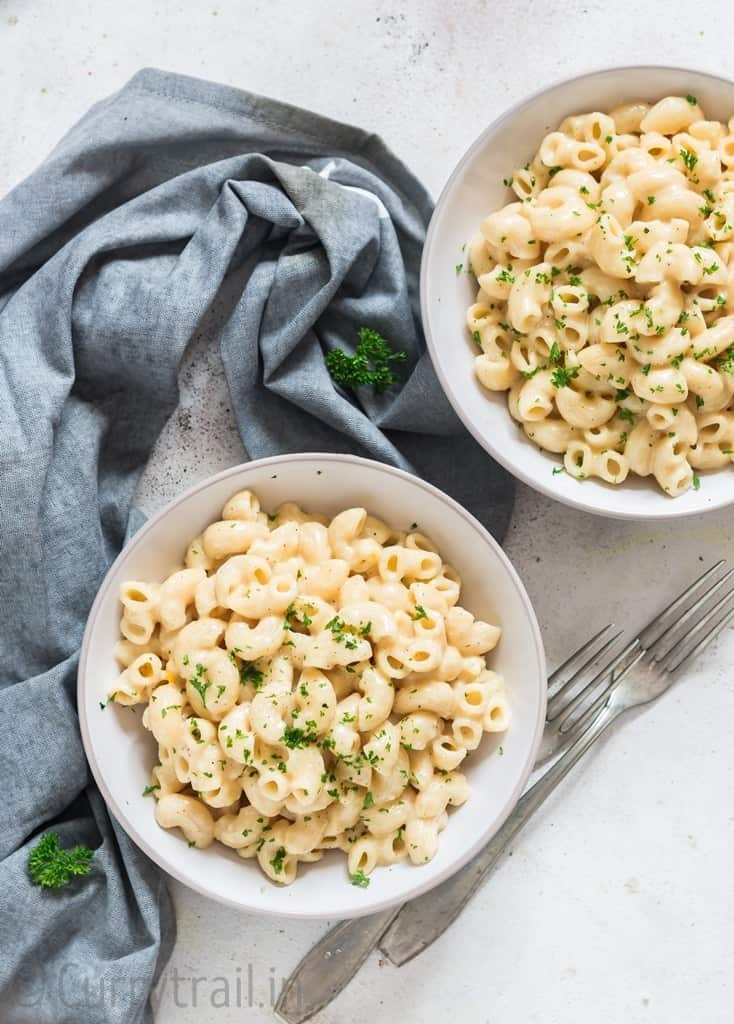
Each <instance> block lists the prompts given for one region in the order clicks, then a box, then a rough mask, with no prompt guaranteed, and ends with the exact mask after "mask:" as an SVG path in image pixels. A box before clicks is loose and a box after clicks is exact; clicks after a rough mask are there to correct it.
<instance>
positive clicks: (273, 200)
mask: <svg viewBox="0 0 734 1024" xmlns="http://www.w3.org/2000/svg"><path fill="white" fill-rule="evenodd" d="M430 213H431V203H430V200H429V197H428V195H427V194H426V192H425V191H424V189H423V188H422V187H421V186H420V184H419V183H418V182H417V181H416V180H415V178H413V176H412V175H411V174H410V173H409V172H408V171H407V170H406V168H405V167H404V166H403V165H402V164H401V163H400V161H398V160H397V159H396V158H395V157H394V156H393V155H392V154H391V153H390V152H389V151H388V150H387V149H386V148H385V146H384V145H383V143H382V142H381V141H380V140H379V139H378V138H377V137H376V136H374V135H368V134H366V133H364V132H362V131H360V130H357V129H355V128H351V127H348V126H345V125H341V124H337V123H335V122H332V121H328V120H326V119H324V118H321V117H317V116H315V115H313V114H310V113H307V112H305V111H303V110H298V109H295V108H293V107H289V106H286V105H284V104H281V103H276V102H273V101H271V100H268V99H262V98H260V97H258V96H253V95H251V94H249V93H244V92H240V91H238V90H236V89H232V88H228V87H223V86H220V85H215V84H212V83H208V82H203V81H197V80H195V79H191V78H186V77H182V76H176V75H170V74H165V73H162V72H158V71H154V70H146V71H142V72H140V73H139V74H138V75H136V76H135V77H134V78H133V79H132V81H131V82H130V83H129V84H128V85H127V86H125V88H124V89H122V91H121V92H119V93H118V94H116V95H115V96H112V97H111V98H110V99H107V100H105V101H103V102H102V103H100V104H98V105H97V106H95V107H94V108H93V109H92V110H91V111H90V112H89V113H88V114H87V115H86V116H85V117H84V118H83V119H82V120H81V121H80V122H79V124H78V125H77V126H76V127H75V128H74V129H73V130H72V131H71V132H70V133H69V134H68V135H67V136H66V137H65V138H64V139H63V140H62V142H61V143H60V144H59V145H58V146H57V147H56V149H55V150H54V151H53V153H52V154H51V155H50V156H49V158H48V159H47V160H46V162H45V163H44V164H43V165H42V166H41V167H40V168H39V169H38V170H37V171H36V172H35V173H34V174H32V175H31V177H30V178H28V179H27V180H26V181H24V182H23V183H22V184H21V185H20V186H19V187H18V188H16V189H15V190H14V191H13V192H11V194H10V195H9V196H7V197H6V198H5V199H4V200H3V201H2V203H0V384H1V387H2V403H0V438H1V439H2V447H1V448H0V545H1V548H2V550H1V552H0V566H1V567H2V568H1V569H0V687H2V688H1V689H0V722H1V723H2V735H3V737H4V740H3V743H2V745H0V775H1V777H2V778H3V781H4V784H5V793H4V797H3V801H2V806H1V809H0V858H2V860H1V861H0V1006H2V1013H1V1016H2V1020H3V1021H4V1022H6V1024H16V1022H27V1021H32V1022H33V1024H47V1022H48V1024H65V1022H67V1021H68V1022H70V1024H71V1022H74V1024H118V1022H119V1024H137V1022H140V1021H149V1020H150V1019H151V1010H150V1005H149V1002H148V998H147V997H148V992H149V989H150V986H151V985H152V984H153V983H154V981H155V979H156V976H157V974H158V973H159V972H160V970H161V968H162V966H163V964H164V963H165V960H166V958H167V956H168V954H169V952H170V947H171V944H172V942H173V936H174V924H173V914H172V910H171V903H170V900H169V897H168V894H167V891H166V887H165V884H164V882H163V880H162V878H161V876H160V874H159V873H158V871H157V869H156V868H155V867H154V866H153V865H152V864H151V863H150V862H149V861H148V860H147V859H146V857H145V856H144V855H143V854H142V853H140V852H139V851H138V850H137V849H136V848H135V847H134V846H133V844H132V843H131V842H130V841H129V840H128V839H127V837H126V836H125V835H124V833H122V832H121V830H120V828H119V826H118V825H117V824H116V823H115V822H114V821H112V820H111V819H110V818H109V816H108V814H107V812H106V810H105V807H104V805H103V803H102V801H101V799H100V797H99V795H98V793H97V792H96V790H95V789H94V786H93V785H92V784H91V782H90V778H89V774H88V769H87V766H86V763H85V758H84V752H83V749H82V745H81V741H80V736H79V728H78V722H77V716H76V709H75V697H74V690H75V682H76V666H77V650H78V647H79V644H80V640H81V635H82V632H83V628H84V622H85V618H86V616H87V613H88V610H89V607H90V605H91V602H92V600H93V597H94V594H95V591H96V590H97V588H98V586H99V584H100V581H101V580H102V577H103V576H104V573H105V571H106V569H107V567H108V566H109V563H110V561H111V560H112V559H113V558H114V556H115V554H116V553H117V551H118V550H119V548H120V547H121V545H122V544H123V542H124V539H125V534H126V530H127V528H128V519H129V513H130V507H131V501H132V498H133V494H134V491H135V486H136V483H137V480H138V477H139V475H140V472H141V470H142V468H143V467H144V465H145V462H146V460H147V458H148V456H149V454H150V452H151V449H152V446H153V444H154V442H155V439H156V437H157V435H158V433H159V432H160V430H161V428H162V427H163V425H164V423H165V422H166V420H167V418H168V417H169V416H170V415H171V413H172V412H173V411H174V409H175V407H176V404H177V401H178V386H177V374H178V369H179V364H180V361H181V358H182V355H183V353H184V351H185V349H186V346H187V344H188V343H189V341H190V340H191V339H192V337H194V335H195V334H196V332H197V325H199V323H200V321H201V319H202V317H203V316H204V314H205V313H206V311H207V309H208V307H209V306H210V304H211V303H212V302H213V300H214V299H215V298H216V297H217V295H218V293H219V292H220V289H221V288H222V286H223V282H225V280H227V281H231V280H232V279H233V276H235V275H239V278H237V280H239V281H241V293H240V292H239V291H238V295H239V298H238V300H237V301H236V304H235V306H234V309H233V311H232V313H231V315H230V317H229V320H228V322H227V324H226V326H225V328H224V330H223V333H222V336H221V355H222V359H223V361H224V366H225V371H226V375H227V380H228V384H229V388H230V391H231V396H232V401H233V407H234V411H235V415H236V417H237V423H238V427H239V431H240V433H241V436H242V440H243V442H244V445H245V447H246V449H247V452H248V454H249V456H250V457H251V458H257V457H260V456H265V455H272V454H276V453H283V452H295V451H302V450H306V451H318V450H325V451H339V452H353V453H357V454H360V455H367V456H371V457H373V458H377V459H381V460H384V461H386V462H390V463H392V464H393V465H397V466H401V467H403V468H405V469H408V470H412V471H413V472H416V473H418V474H419V475H421V476H422V477H425V478H426V479H429V480H431V481H433V482H434V483H436V484H437V485H438V486H440V487H442V488H443V489H445V490H446V491H448V492H449V493H450V494H452V495H453V496H454V497H456V498H457V499H458V500H459V501H461V502H463V503H464V504H465V505H466V506H467V507H468V508H470V509H471V510H472V511H473V512H474V513H475V514H476V515H477V516H478V517H479V519H481V520H482V521H483V522H484V523H485V524H486V525H487V526H488V527H489V528H490V529H491V530H492V531H493V533H494V534H495V536H497V537H500V538H501V537H502V535H503V532H504V530H505V528H506V525H507V520H508V517H509V513H510V509H511V503H512V487H511V484H510V482H509V480H508V478H507V477H506V476H505V474H504V473H503V472H502V471H501V470H499V469H498V467H497V466H496V465H494V464H493V463H492V462H491V461H490V460H489V459H488V458H487V456H486V455H485V454H484V452H483V451H481V449H479V448H478V446H477V445H476V444H475V443H474V441H473V440H472V439H471V438H470V437H469V436H468V435H467V434H466V433H465V432H464V431H463V430H462V429H461V427H460V425H459V422H458V420H457V419H456V417H455V415H454V414H453V412H452V410H451V408H450V406H449V404H448V403H447V401H446V399H445V398H444V395H443V393H442V391H441V389H440V387H439V385H438V383H437V381H436V378H435V376H434V374H433V371H432V368H431V365H430V361H429V359H428V356H427V354H426V350H425V345H424V342H423V339H422V336H421V330H420V322H419V316H418V278H417V274H418V266H419V261H420V254H421V246H422V243H423V239H424V234H425V229H426V224H427V221H428V219H429V216H430ZM449 263H450V260H449V257H448V256H447V266H448V265H449ZM239 288H240V285H238V289H239ZM363 326H367V327H370V328H374V329H375V330H378V331H380V332H381V334H383V335H384V336H385V337H386V338H388V339H389V340H390V342H391V343H392V345H393V346H394V347H395V348H396V349H399V350H403V351H405V352H406V353H407V359H406V362H405V364H404V368H403V369H402V372H401V381H400V383H398V384H397V385H396V386H395V387H393V388H391V389H389V390H388V391H386V392H385V393H383V394H374V393H373V392H372V390H371V389H369V388H359V389H357V393H356V394H354V393H345V392H344V391H342V390H341V389H340V388H338V387H336V386H335V384H334V382H333V381H332V379H331V378H330V376H329V374H328V372H327V370H326V368H325V365H324V354H325V352H326V351H328V350H329V349H331V348H333V347H340V348H344V349H346V350H350V351H353V349H354V347H355V345H356V343H357V332H358V330H359V329H360V328H361V327H363ZM51 824H53V828H54V829H55V830H56V831H58V832H59V834H60V835H61V838H62V842H63V844H64V845H72V844H75V843H83V844H86V845H88V846H91V847H93V848H94V849H95V855H94V859H93V870H92V873H91V874H90V875H89V876H88V877H86V878H83V879H76V880H75V881H73V882H72V883H71V884H70V885H68V886H66V887H65V888H63V889H60V890H58V891H46V890H41V889H38V888H36V887H35V886H33V885H32V884H31V883H30V881H29V878H28V874H27V856H28V851H29V849H30V847H32V846H33V845H34V843H35V841H36V839H37V836H38V834H39V832H40V831H42V830H45V829H46V828H47V827H48V826H49V825H51Z"/></svg>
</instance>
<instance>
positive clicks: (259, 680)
mask: <svg viewBox="0 0 734 1024" xmlns="http://www.w3.org/2000/svg"><path fill="white" fill-rule="evenodd" d="M240 682H241V683H242V684H243V685H244V684H245V683H252V685H253V686H254V687H255V689H256V690H259V689H260V687H261V686H262V684H263V673H262V672H261V671H260V669H259V668H255V665H254V663H253V662H251V661H246V662H245V664H244V665H240Z"/></svg>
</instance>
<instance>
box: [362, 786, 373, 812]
mask: <svg viewBox="0 0 734 1024" xmlns="http://www.w3.org/2000/svg"><path fill="white" fill-rule="evenodd" d="M374 802H375V798H374V797H373V796H372V790H370V789H368V790H367V792H366V793H365V795H364V800H363V801H362V810H363V811H366V810H367V808H368V807H371V806H372V804H373V803H374Z"/></svg>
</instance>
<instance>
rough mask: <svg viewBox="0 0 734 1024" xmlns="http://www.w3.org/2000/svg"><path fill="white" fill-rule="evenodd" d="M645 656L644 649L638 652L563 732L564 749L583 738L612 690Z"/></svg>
mask: <svg viewBox="0 0 734 1024" xmlns="http://www.w3.org/2000/svg"><path fill="white" fill-rule="evenodd" d="M645 654H646V652H645V651H643V650H642V649H640V650H638V651H637V653H636V654H635V656H634V658H632V659H631V661H630V663H629V664H628V665H625V667H624V668H623V669H622V671H621V672H620V673H619V675H618V676H617V677H616V678H614V677H613V678H612V682H611V684H610V685H609V686H606V687H605V688H604V690H603V691H602V692H601V693H600V694H599V696H598V697H597V698H596V699H595V700H593V701H592V703H591V704H590V705H589V706H588V707H587V708H585V709H584V711H583V713H582V714H581V716H580V717H579V718H577V719H576V720H575V721H574V722H573V724H572V725H570V726H569V727H568V729H565V730H563V746H564V747H570V746H571V745H572V744H573V743H575V742H576V740H577V739H578V738H579V736H581V734H582V733H583V732H585V731H586V728H587V726H588V724H589V722H590V721H591V720H592V719H593V718H594V716H595V715H596V714H597V712H598V711H600V710H601V708H602V707H603V706H604V704H605V703H606V702H607V701H608V700H609V696H610V694H611V692H612V690H615V689H616V688H617V686H619V684H620V683H621V682H622V680H623V679H625V678H626V676H627V673H628V672H630V671H631V670H632V669H633V668H634V667H635V665H637V663H638V662H639V661H641V660H642V658H644V657H645Z"/></svg>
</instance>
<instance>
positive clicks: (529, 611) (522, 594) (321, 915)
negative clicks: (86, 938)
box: [76, 452, 547, 920]
mask: <svg viewBox="0 0 734 1024" xmlns="http://www.w3.org/2000/svg"><path fill="white" fill-rule="evenodd" d="M311 461H320V462H335V463H346V462H348V463H352V464H356V465H357V466H369V467H370V468H376V469H378V470H380V471H382V472H384V473H386V474H387V475H388V476H395V477H400V478H402V479H403V480H405V481H407V482H409V483H411V484H413V485H414V486H416V487H418V488H421V489H423V490H424V491H427V492H428V493H430V494H432V495H433V496H434V497H436V498H438V499H439V500H440V501H442V502H443V503H444V504H445V505H446V506H448V508H449V509H451V510H452V511H453V512H455V513H456V514H457V515H459V516H460V517H461V518H462V519H464V521H465V522H466V524H467V525H468V526H469V527H471V528H472V529H473V530H474V531H475V532H477V533H479V534H480V536H481V537H482V539H483V540H484V541H485V543H487V544H488V545H489V546H490V548H492V549H493V551H494V553H495V555H496V556H497V557H498V558H499V559H500V561H501V562H502V563H503V565H504V568H505V570H506V572H507V573H508V576H509V579H510V582H511V584H512V585H513V586H514V588H515V591H516V592H517V595H518V597H519V599H520V602H521V605H522V607H523V610H524V612H525V615H526V619H527V622H528V625H529V639H530V638H532V641H533V653H534V659H535V670H536V674H537V676H538V678H539V679H540V680H542V681H544V680H545V679H546V661H545V651H544V647H543V639H542V636H541V633H540V627H539V625H538V620H537V618H536V615H535V611H534V609H533V606H532V603H531V601H530V598H529V596H528V593H527V591H526V589H525V586H524V584H523V582H522V580H521V579H520V576H519V574H518V572H517V570H516V569H515V567H514V566H513V564H512V562H511V561H510V559H509V557H508V556H507V555H506V554H505V552H504V550H503V549H502V547H501V545H500V544H499V542H498V541H496V540H495V539H494V537H493V536H492V535H491V534H490V533H489V531H488V530H487V529H486V528H485V527H484V526H483V525H482V523H480V522H479V520H478V519H476V517H475V516H473V515H472V514H471V513H470V512H469V511H467V509H465V508H464V507H463V506H462V505H460V504H459V502H457V501H456V500H455V499H454V498H452V497H450V496H449V495H448V494H445V493H444V492H443V491H442V490H440V489H439V488H438V487H435V486H434V485H433V484H430V483H428V482H427V481H425V480H423V479H421V478H420V477H418V476H416V475H414V474H413V473H408V472H406V471H405V470H402V469H398V468H396V467H394V466H390V465H387V464H386V463H383V462H379V461H377V460H376V459H366V458H363V457H362V456H357V455H342V454H335V453H329V452H301V453H294V454H292V455H275V456H269V457H266V458H262V459H253V460H251V461H250V462H244V463H239V464H238V465H236V466H230V467H229V468H228V469H225V470H222V471H220V472H219V473H215V474H214V475H212V476H208V477H206V479H204V480H201V481H199V482H198V483H196V484H193V485H192V486H190V487H188V488H187V489H186V490H185V491H183V492H182V493H181V494H179V495H177V497H175V498H174V499H173V500H172V501H170V502H168V503H167V504H166V505H164V507H163V508H162V509H160V510H159V511H158V512H156V513H155V514H154V515H153V516H151V517H150V518H149V519H148V520H147V521H146V522H145V524H144V525H143V526H142V527H141V528H140V529H139V530H138V531H137V532H136V533H135V534H134V535H133V536H132V537H131V538H130V540H129V541H128V542H127V544H125V545H124V547H123V548H122V549H121V551H120V552H119V554H118V555H117V557H116V558H115V559H114V561H113V562H112V563H111V565H110V566H109V568H108V569H107V572H106V573H105V577H104V579H103V581H102V583H101V584H100V586H99V589H98V591H97V594H96V596H95V598H94V601H93V602H92V606H91V608H90V611H89V615H88V617H87V622H86V625H85V628H84V637H83V640H82V645H81V651H80V656H79V668H78V671H77V686H76V696H77V709H78V715H79V726H80V731H81V736H82V743H83V746H84V752H85V754H86V758H87V761H88V763H89V767H90V769H91V772H92V775H93V777H94V780H95V782H96V784H97V787H98V789H99V791H100V793H101V794H102V797H103V799H104V801H105V804H106V806H107V809H108V811H109V812H110V813H111V814H112V815H113V816H114V818H115V819H116V820H117V821H118V822H119V823H120V825H121V826H122V828H123V829H124V831H125V832H126V833H127V835H128V836H129V837H130V839H132V841H133V842H134V843H135V845H136V846H137V847H138V849H140V850H142V851H143V853H145V854H146V855H147V856H148V857H149V858H150V860H152V861H153V863H155V864H156V865H157V866H158V867H159V868H161V869H162V870H164V871H165V872H166V873H167V874H169V875H171V876H172V877H173V878H175V879H176V880H177V881H179V882H180V883H181V884H182V885H185V886H186V887H187V888H189V889H193V890H194V891H195V892H198V893H200V894H201V895H202V896H206V897H208V898H209V899H211V900H214V901H215V902H217V903H222V904H225V905H226V906H230V907H233V908H235V909H237V910H241V911H244V912H247V913H253V914H261V915H267V916H274V917H289V918H301V919H304V920H305V919H321V920H323V919H325V918H329V917H332V918H333V917H334V916H335V915H334V913H333V910H332V909H331V908H327V910H326V911H321V910H318V909H317V910H314V911H313V912H312V911H310V910H308V911H303V910H293V909H288V908H287V907H283V908H279V907H263V906H259V905H258V904H257V903H248V902H243V901H242V900H240V899H234V898H229V897H228V896H226V895H225V894H220V893H216V894H215V893H212V892H211V891H210V890H209V889H208V888H207V886H206V884H205V883H204V882H200V881H199V880H198V878H197V879H193V880H192V878H190V877H188V876H187V875H185V873H184V872H183V871H182V870H181V869H180V868H179V867H178V866H177V865H176V864H174V863H172V862H171V861H170V860H169V858H168V857H167V856H166V855H165V854H163V853H161V851H160V850H158V849H156V848H155V847H154V846H153V845H151V844H150V843H149V842H148V841H147V840H146V839H145V838H144V837H143V836H141V835H140V833H139V831H138V829H137V827H136V825H135V822H134V820H132V817H131V815H130V814H129V813H128V812H127V811H126V810H125V809H124V807H122V806H120V805H119V804H118V802H117V800H116V799H115V798H114V797H113V795H112V793H111V792H110V789H109V787H108V786H107V782H106V779H105V776H104V774H103V773H102V771H101V770H100V766H99V764H98V762H97V758H96V756H95V752H94V748H93V744H92V738H91V733H92V730H91V729H90V726H89V722H88V720H87V712H86V703H85V699H84V698H85V693H86V690H87V687H88V680H89V679H90V678H91V675H92V672H91V668H90V648H91V638H92V634H93V633H94V631H95V627H96V622H97V619H98V617H99V613H100V609H101V607H102V604H103V602H104V600H105V598H106V597H107V594H108V591H109V590H110V588H111V586H112V579H113V577H114V575H115V572H116V571H117V569H118V568H119V567H120V565H122V563H123V562H124V561H125V560H126V559H127V557H128V556H129V554H130V553H131V551H132V550H133V549H134V547H135V546H137V545H138V544H140V543H141V541H142V540H143V539H144V538H145V536H146V535H147V534H148V533H149V532H150V531H151V530H152V529H153V528H154V527H155V526H156V525H157V524H158V523H160V522H161V520H163V519H164V518H165V517H166V516H167V515H168V514H169V512H171V511H173V509H174V508H176V507H178V506H179V505H181V504H183V503H184V502H185V501H187V500H188V499H189V498H190V497H193V495H195V494H198V493H199V492H201V491H204V490H206V489H207V488H208V487H210V486H211V485H213V484H216V483H219V482H220V481H222V480H226V479H227V478H229V477H231V476H237V475H239V474H240V473H241V472H242V471H243V470H245V469H254V470H258V469H267V468H269V467H271V466H282V465H283V464H286V463H288V464H290V463H294V462H311ZM546 700H547V692H546V687H545V685H541V687H540V694H539V701H538V709H537V716H536V721H535V723H534V727H533V729H534V731H533V736H532V741H531V744H530V747H529V753H528V756H527V758H526V760H525V763H524V764H523V767H522V771H521V773H520V774H519V776H518V778H517V780H516V783H515V785H514V787H513V789H512V792H511V793H510V794H509V795H508V797H507V799H506V801H505V803H504V805H503V808H502V810H501V812H500V813H499V815H498V816H497V817H496V819H495V821H494V822H493V826H492V831H491V832H490V831H483V832H482V833H481V834H480V835H479V836H478V837H477V839H476V840H475V841H474V842H473V843H471V844H469V845H468V846H467V847H466V849H465V850H464V851H463V853H462V854H461V855H460V856H459V857H457V858H456V859H455V861H453V862H452V864H451V865H450V866H449V867H447V868H446V869H445V870H444V871H442V872H440V873H439V874H438V875H437V876H436V878H434V879H432V880H431V881H430V882H426V881H424V882H421V880H420V877H418V878H417V879H416V883H415V885H413V886H412V887H411V888H410V889H408V890H407V891H406V892H405V893H404V894H401V895H399V896H393V897H388V898H383V899H377V900H374V901H372V902H369V903H367V904H365V905H364V908H362V907H358V908H354V909H350V911H349V912H348V913H347V914H345V915H343V917H341V918H340V920H346V919H348V918H353V917H362V916H365V915H367V914H372V913H377V912H379V911H382V910H386V909H388V908H389V907H392V906H396V905H398V904H400V903H404V902H406V901H407V900H410V899H414V898H415V897H416V896H420V895H422V894H423V893H425V892H427V891H428V890H429V889H432V888H434V887H435V886H437V885H440V884H441V882H443V881H445V880H446V879H447V878H449V877H451V875H453V874H455V873H456V872H457V871H459V870H460V869H461V868H462V867H464V865H465V864H466V863H467V862H468V861H469V860H471V858H472V857H474V856H475V854H476V853H478V852H479V850H480V849H481V848H482V847H484V846H485V845H486V843H488V842H489V841H490V839H491V838H492V836H493V835H495V834H496V833H497V831H498V830H499V829H500V828H501V827H502V825H503V824H504V822H505V821H506V820H507V818H508V817H509V815H510V813H511V812H512V810H513V809H514V807H515V805H516V804H517V801H518V800H519V799H520V796H521V795H522V792H523V790H524V788H525V784H526V782H527V780H528V778H529V776H530V773H531V771H532V769H533V766H534V764H535V760H536V757H537V753H538V749H539V747H540V741H541V736H542V732H543V728H544V726H545V714H546ZM417 874H418V875H420V873H419V872H418V873H417Z"/></svg>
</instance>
